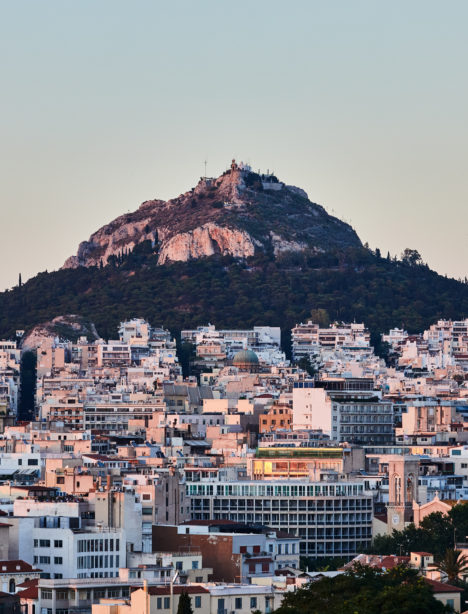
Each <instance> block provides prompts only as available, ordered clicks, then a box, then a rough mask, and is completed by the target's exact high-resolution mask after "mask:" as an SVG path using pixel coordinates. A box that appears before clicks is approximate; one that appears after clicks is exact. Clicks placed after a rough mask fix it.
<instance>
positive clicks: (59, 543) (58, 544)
mask: <svg viewBox="0 0 468 614" xmlns="http://www.w3.org/2000/svg"><path fill="white" fill-rule="evenodd" d="M54 548H63V541H62V540H61V539H54ZM80 552H81V551H80Z"/></svg>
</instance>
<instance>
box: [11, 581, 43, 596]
mask: <svg viewBox="0 0 468 614" xmlns="http://www.w3.org/2000/svg"><path fill="white" fill-rule="evenodd" d="M24 584H26V582H25V583H24ZM17 588H18V587H17ZM16 594H17V595H18V597H19V598H20V599H37V598H38V596H39V587H38V583H37V580H36V583H35V585H31V586H29V587H28V588H25V589H24V590H22V591H20V592H19V593H16Z"/></svg>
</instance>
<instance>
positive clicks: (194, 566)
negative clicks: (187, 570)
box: [192, 561, 198, 569]
mask: <svg viewBox="0 0 468 614" xmlns="http://www.w3.org/2000/svg"><path fill="white" fill-rule="evenodd" d="M192 569H198V561H192Z"/></svg>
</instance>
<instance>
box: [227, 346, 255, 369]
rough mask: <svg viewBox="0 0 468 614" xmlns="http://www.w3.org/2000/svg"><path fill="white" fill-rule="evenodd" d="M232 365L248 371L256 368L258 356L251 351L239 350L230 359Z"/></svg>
mask: <svg viewBox="0 0 468 614" xmlns="http://www.w3.org/2000/svg"><path fill="white" fill-rule="evenodd" d="M232 364H233V365H234V366H235V367H239V368H244V369H249V368H250V367H257V366H258V356H257V354H255V352H252V350H241V351H240V352H237V354H235V356H234V358H233V359H232Z"/></svg>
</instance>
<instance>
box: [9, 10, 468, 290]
mask: <svg viewBox="0 0 468 614" xmlns="http://www.w3.org/2000/svg"><path fill="white" fill-rule="evenodd" d="M467 23H468V2H466V1H465V0H460V1H456V0H450V2H441V1H440V0H439V1H437V2H436V1H430V0H410V1H409V2H408V0H405V1H393V2H383V1H382V2H380V1H378V0H362V1H358V0H353V1H350V0H342V1H339V0H331V1H329V2H324V1H323V0H320V1H314V0H305V1H294V0H290V1H288V2H285V1H284V0H283V1H281V2H279V1H275V0H266V1H261V0H255V1H244V0H237V2H227V1H225V0H198V1H195V0H192V1H190V2H189V1H176V0H173V1H170V2H168V1H166V2H159V1H157V0H151V1H144V0H132V1H130V2H129V1H128V0H107V1H106V0H92V1H91V0H89V1H88V0H43V1H41V2H38V1H37V0H30V1H27V0H25V1H15V0H8V1H6V0H0V57H1V62H0V77H1V80H0V88H1V97H0V105H1V114H0V154H1V164H0V211H1V220H2V240H1V243H0V288H5V287H10V286H12V285H14V284H16V283H17V279H18V273H19V272H21V273H22V275H23V280H25V279H26V278H28V277H30V276H32V275H34V274H35V273H37V272H38V271H43V270H46V269H47V270H52V269H56V268H58V267H60V266H61V265H62V263H63V262H64V260H65V259H66V258H67V257H68V256H70V255H71V254H73V253H75V252H76V249H77V246H78V243H79V242H80V241H81V240H84V239H87V238H88V236H89V235H90V234H91V233H92V232H93V231H95V230H97V229H98V228H99V227H100V226H101V225H103V224H105V223H106V222H109V221H110V220H111V219H113V218H114V217H116V216H117V215H119V214H121V213H124V212H126V211H128V210H134V209H136V208H137V207H138V206H139V204H140V203H141V202H142V201H143V200H148V199H150V198H157V197H158V198H164V199H167V198H170V197H173V196H176V195H178V194H180V193H181V192H184V191H186V190H187V189H189V188H190V187H192V186H193V185H194V184H195V183H196V182H197V180H198V178H199V177H200V175H202V174H203V172H204V167H203V161H204V160H205V159H207V160H208V174H209V175H216V174H218V173H219V172H221V171H222V170H224V168H225V167H226V166H227V165H228V164H229V162H230V160H231V158H233V157H235V158H237V159H239V160H244V161H248V162H250V163H251V164H252V165H253V167H254V168H255V169H257V168H261V169H267V168H269V169H270V170H271V169H273V170H275V172H276V173H277V175H278V176H279V177H280V178H281V179H282V180H283V181H286V182H287V183H290V184H294V185H298V186H300V187H302V188H304V189H305V190H306V191H307V192H308V194H309V197H310V198H311V200H314V201H315V202H318V203H320V204H322V205H324V206H325V207H326V208H327V210H328V211H329V212H330V213H334V214H335V215H337V216H339V217H341V218H342V219H345V220H346V221H350V222H351V223H352V225H353V226H354V228H355V229H356V231H357V232H358V234H359V236H360V237H361V239H362V241H363V242H365V241H368V242H369V244H370V246H371V247H376V246H377V247H379V248H380V249H381V250H382V253H384V254H386V252H387V250H389V251H390V252H391V253H392V254H395V253H396V254H399V253H400V252H401V251H402V250H403V249H404V248H405V247H412V248H415V249H418V250H419V251H420V252H421V254H422V256H423V258H424V260H426V261H427V262H428V263H429V264H430V266H431V267H433V268H435V269H436V270H437V271H439V272H441V273H447V274H449V275H452V276H455V277H459V276H462V277H464V276H465V275H468V240H467V239H468V229H467V222H468V212H467V201H468V187H467V186H468V183H467V179H466V174H467V173H466V162H467V143H468V79H467V77H466V62H467V58H468V37H467V36H466V29H467Z"/></svg>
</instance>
